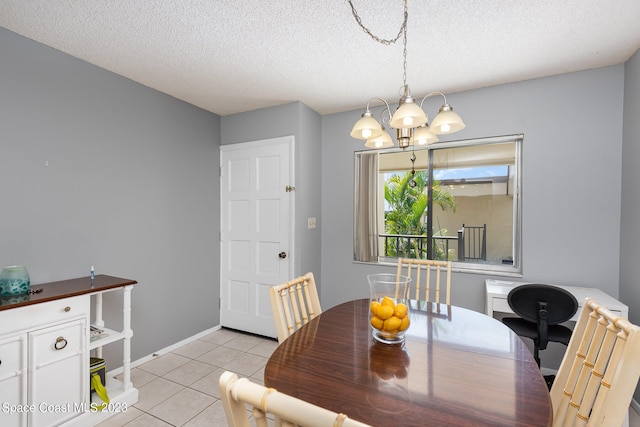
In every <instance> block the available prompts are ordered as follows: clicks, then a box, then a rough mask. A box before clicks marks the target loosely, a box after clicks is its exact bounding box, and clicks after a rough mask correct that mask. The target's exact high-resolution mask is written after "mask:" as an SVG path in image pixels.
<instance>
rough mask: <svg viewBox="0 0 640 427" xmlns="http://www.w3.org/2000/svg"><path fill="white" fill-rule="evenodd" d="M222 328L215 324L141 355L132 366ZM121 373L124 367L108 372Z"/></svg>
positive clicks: (109, 374)
mask: <svg viewBox="0 0 640 427" xmlns="http://www.w3.org/2000/svg"><path fill="white" fill-rule="evenodd" d="M221 328H222V326H220V325H218V326H214V327H213V328H209V329H206V330H204V331H202V332H199V333H197V334H195V335H193V336H191V337H189V338H186V339H184V340H182V341H179V342H177V343H175V344H171V345H170V346H168V347H165V348H163V349H161V350H158V351H156V352H154V353H153V354H150V355H147V356H144V357H141V358H140V359H137V360H135V361H133V362H131V368H135V367H136V366H140V365H142V364H144V363H147V362H148V361H150V360H152V359H155V358H156V357H158V356H162V355H163V354H167V353H169V352H170V351H173V350H175V349H176V348H178V347H182V346H183V345H185V344H189V343H190V342H192V341H195V340H197V339H200V338H202V337H204V336H206V335H209V334H210V333H212V332H215V331H218V330H220V329H221ZM121 373H122V367H119V368H116V369H114V370H112V371H109V372H108V373H107V375H108V376H110V377H115V376H116V375H120V374H121Z"/></svg>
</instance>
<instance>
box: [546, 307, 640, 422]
mask: <svg viewBox="0 0 640 427" xmlns="http://www.w3.org/2000/svg"><path fill="white" fill-rule="evenodd" d="M639 332H640V328H638V326H636V325H633V324H632V323H630V322H629V321H628V320H627V319H624V318H621V317H619V316H616V315H614V314H613V313H611V311H609V310H608V309H607V308H606V307H604V306H602V305H599V304H598V302H596V301H595V300H593V299H589V298H587V299H586V300H585V304H584V306H583V308H582V311H581V312H580V317H579V318H578V322H577V323H576V327H575V329H574V330H573V335H572V336H571V340H570V341H569V346H568V347H567V351H566V353H565V355H564V358H563V359H562V363H561V364H560V368H559V369H558V373H557V375H556V379H555V381H554V382H553V386H552V387H551V402H552V404H553V425H554V427H560V426H585V425H587V424H588V425H589V426H602V427H604V426H620V425H622V423H623V420H624V419H625V416H626V415H627V413H628V411H629V404H630V402H631V398H632V397H633V393H634V391H635V389H636V385H637V383H638V378H639V377H640V335H639Z"/></svg>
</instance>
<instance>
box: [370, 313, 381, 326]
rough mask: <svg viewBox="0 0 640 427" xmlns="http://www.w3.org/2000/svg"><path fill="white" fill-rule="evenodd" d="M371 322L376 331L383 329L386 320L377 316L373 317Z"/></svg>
mask: <svg viewBox="0 0 640 427" xmlns="http://www.w3.org/2000/svg"><path fill="white" fill-rule="evenodd" d="M370 322H371V326H373V327H374V328H376V329H382V326H383V325H384V320H382V319H381V318H379V317H376V316H373V317H371V320H370Z"/></svg>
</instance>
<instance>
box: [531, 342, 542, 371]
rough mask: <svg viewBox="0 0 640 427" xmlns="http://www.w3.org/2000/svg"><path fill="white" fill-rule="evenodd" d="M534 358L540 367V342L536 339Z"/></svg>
mask: <svg viewBox="0 0 640 427" xmlns="http://www.w3.org/2000/svg"><path fill="white" fill-rule="evenodd" d="M533 358H534V359H536V363H537V364H538V368H539V367H540V350H539V349H538V343H537V342H536V341H534V342H533Z"/></svg>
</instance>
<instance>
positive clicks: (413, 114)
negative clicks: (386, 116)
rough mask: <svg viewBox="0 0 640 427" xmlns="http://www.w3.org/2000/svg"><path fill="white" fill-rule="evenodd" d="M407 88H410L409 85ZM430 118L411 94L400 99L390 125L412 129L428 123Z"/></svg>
mask: <svg viewBox="0 0 640 427" xmlns="http://www.w3.org/2000/svg"><path fill="white" fill-rule="evenodd" d="M405 89H406V91H408V90H409V88H408V87H406V88H405ZM428 120H429V119H428V118H427V115H426V114H425V113H424V111H422V108H420V107H418V106H417V105H416V103H415V101H414V99H413V98H412V97H411V95H405V96H404V97H403V98H402V99H401V100H400V103H399V106H398V109H397V110H396V112H395V113H393V117H392V118H391V121H390V122H389V125H390V126H391V127H392V128H396V129H411V128H415V127H418V126H421V125H423V124H425V123H427V121H428Z"/></svg>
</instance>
